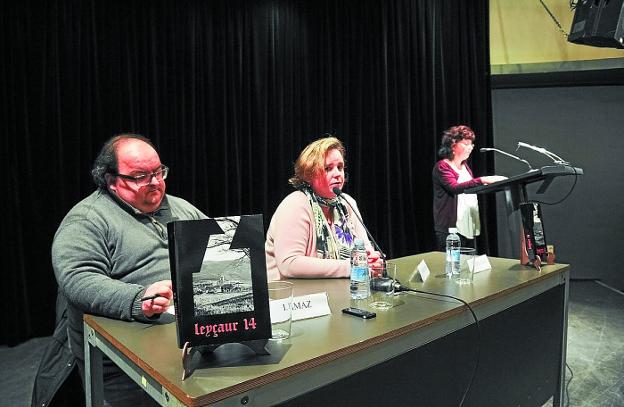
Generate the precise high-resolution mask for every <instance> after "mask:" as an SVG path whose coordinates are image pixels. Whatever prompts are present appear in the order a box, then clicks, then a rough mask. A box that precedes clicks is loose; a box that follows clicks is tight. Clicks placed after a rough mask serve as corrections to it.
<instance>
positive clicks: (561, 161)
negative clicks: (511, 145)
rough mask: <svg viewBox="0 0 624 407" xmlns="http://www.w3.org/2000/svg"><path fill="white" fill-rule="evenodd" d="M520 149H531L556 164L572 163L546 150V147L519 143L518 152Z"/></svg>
mask: <svg viewBox="0 0 624 407" xmlns="http://www.w3.org/2000/svg"><path fill="white" fill-rule="evenodd" d="M520 147H525V148H529V149H531V150H533V151H537V152H538V153H540V154H543V155H545V156H546V157H548V158H550V159H551V160H553V162H554V163H555V164H561V165H570V163H569V162H568V161H566V160H564V159H563V158H561V157H559V156H558V155H557V154H555V153H553V152H550V151H548V150H546V149H545V148H544V147H537V146H533V145H531V144H527V143H523V142H522V141H519V142H518V147H516V151H518V149H519V148H520Z"/></svg>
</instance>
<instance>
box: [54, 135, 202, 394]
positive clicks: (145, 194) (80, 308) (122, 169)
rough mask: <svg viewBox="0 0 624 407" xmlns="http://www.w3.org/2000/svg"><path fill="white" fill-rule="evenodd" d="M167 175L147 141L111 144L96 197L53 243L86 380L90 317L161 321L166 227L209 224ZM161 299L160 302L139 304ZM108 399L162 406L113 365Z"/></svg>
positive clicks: (121, 138)
mask: <svg viewBox="0 0 624 407" xmlns="http://www.w3.org/2000/svg"><path fill="white" fill-rule="evenodd" d="M168 172H169V168H167V167H166V166H165V165H163V164H162V163H161V162H160V158H159V156H158V153H157V152H156V150H155V148H154V146H153V145H152V143H151V142H150V141H149V140H148V139H147V138H145V137H143V136H140V135H135V134H122V135H118V136H115V137H113V138H111V139H110V140H108V141H107V142H106V143H105V144H104V146H103V148H102V150H101V151H100V154H99V155H98V157H97V158H96V160H95V162H94V164H93V170H92V175H93V180H94V182H95V184H96V185H97V187H98V188H97V190H96V191H94V192H93V193H92V194H91V195H89V196H88V197H86V198H85V199H83V200H82V201H80V202H79V203H78V204H76V206H74V207H73V208H72V209H71V210H70V211H69V213H68V214H67V216H65V219H63V221H62V222H61V225H60V226H59V228H58V230H57V232H56V235H55V236H54V242H53V244H52V265H53V267H54V273H55V275H56V280H57V281H58V284H59V292H60V293H61V294H62V295H63V296H64V297H65V298H66V299H67V303H68V308H67V313H68V334H69V344H70V347H71V350H72V353H73V354H74V355H75V357H76V358H77V360H78V366H79V369H80V373H81V377H82V378H83V381H84V356H83V355H84V351H83V325H82V317H83V313H85V312H86V313H90V314H95V315H103V316H106V317H109V318H117V319H122V320H126V321H140V322H150V321H153V320H154V319H156V318H158V317H159V316H160V314H161V313H162V312H164V311H166V310H167V307H168V305H169V302H170V300H171V298H172V296H173V293H172V291H171V280H170V278H171V277H170V276H171V274H170V271H169V251H168V240H167V226H166V225H167V222H170V221H172V220H186V219H205V218H206V216H205V215H204V214H203V213H202V212H201V211H199V210H198V209H197V208H195V207H194V206H192V205H191V204H189V203H188V202H186V201H185V200H183V199H181V198H177V197H174V196H172V195H166V194H165V179H166V178H167V174H168ZM154 294H158V295H160V297H157V298H155V299H153V300H147V301H143V302H141V301H140V299H141V298H142V297H143V296H149V295H154ZM154 340H155V341H157V340H158V338H154ZM104 399H105V403H106V404H107V405H111V406H118V405H124V406H125V405H128V406H139V405H151V404H155V403H154V401H153V400H151V398H150V397H149V396H148V395H147V393H145V392H144V391H142V389H141V388H140V387H139V386H138V385H136V384H135V383H134V382H133V381H132V380H131V379H130V378H129V377H128V376H127V375H125V374H124V373H123V372H122V371H121V370H120V369H119V368H117V366H115V365H114V364H113V363H112V362H111V361H110V360H108V359H107V358H105V360H104Z"/></svg>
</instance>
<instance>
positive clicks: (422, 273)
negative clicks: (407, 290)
mask: <svg viewBox="0 0 624 407" xmlns="http://www.w3.org/2000/svg"><path fill="white" fill-rule="evenodd" d="M430 274H431V271H429V267H427V263H425V261H424V260H421V261H420V263H418V266H416V268H415V269H414V272H413V273H412V277H411V278H410V281H418V282H421V283H424V282H425V281H427V277H429V275H430Z"/></svg>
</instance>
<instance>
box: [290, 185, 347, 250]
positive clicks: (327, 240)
mask: <svg viewBox="0 0 624 407" xmlns="http://www.w3.org/2000/svg"><path fill="white" fill-rule="evenodd" d="M301 191H302V192H303V193H304V194H306V196H307V197H308V200H309V201H310V207H311V208H312V214H313V218H314V231H315V234H316V256H317V257H318V258H321V259H348V258H349V257H350V256H351V249H352V248H353V233H352V232H351V231H352V230H353V225H352V224H351V222H350V221H349V217H348V215H347V208H346V207H345V205H344V204H343V203H341V202H340V200H339V199H338V198H337V197H336V198H323V197H321V196H318V195H317V194H315V193H314V192H313V191H312V189H311V188H310V187H309V186H304V187H302V188H301ZM323 206H324V207H327V208H329V210H330V211H331V214H332V219H333V220H334V223H333V225H332V226H333V228H332V227H330V225H329V223H328V222H327V218H326V217H325V215H324V214H323V209H322V207H323Z"/></svg>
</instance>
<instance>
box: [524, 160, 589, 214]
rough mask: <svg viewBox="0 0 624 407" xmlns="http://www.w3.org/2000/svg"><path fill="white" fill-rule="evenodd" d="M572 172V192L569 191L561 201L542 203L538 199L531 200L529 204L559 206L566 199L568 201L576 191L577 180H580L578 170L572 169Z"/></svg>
mask: <svg viewBox="0 0 624 407" xmlns="http://www.w3.org/2000/svg"><path fill="white" fill-rule="evenodd" d="M572 171H574V182H573V183H572V186H571V187H570V190H569V191H568V193H567V194H565V196H564V197H563V198H561V199H560V200H558V201H556V202H542V201H538V200H536V199H530V200H529V201H528V202H529V203H539V204H542V205H558V204H560V203H561V202H563V201H565V200H566V199H568V197H569V196H570V195H571V194H572V191H574V187H575V186H576V180H577V179H578V173H577V172H576V168H574V167H572Z"/></svg>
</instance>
